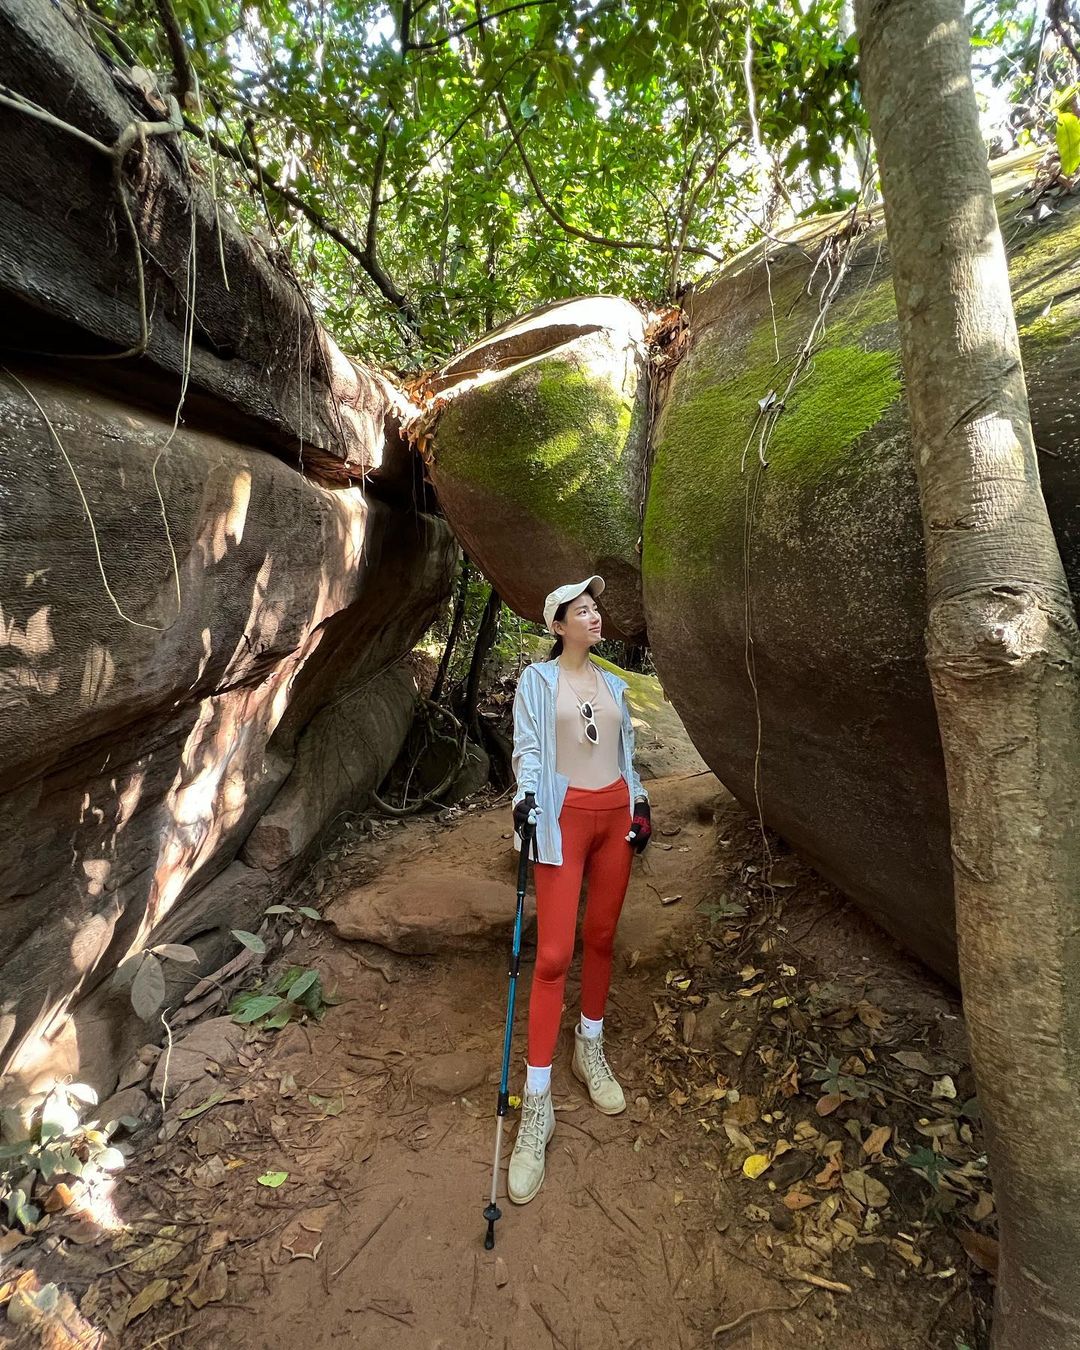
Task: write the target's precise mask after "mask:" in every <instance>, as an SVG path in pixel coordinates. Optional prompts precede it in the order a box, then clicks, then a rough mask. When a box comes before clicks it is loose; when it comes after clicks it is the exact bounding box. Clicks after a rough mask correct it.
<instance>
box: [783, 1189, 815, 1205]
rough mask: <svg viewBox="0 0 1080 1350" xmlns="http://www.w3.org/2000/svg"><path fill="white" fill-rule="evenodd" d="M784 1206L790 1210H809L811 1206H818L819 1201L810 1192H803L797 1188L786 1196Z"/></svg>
mask: <svg viewBox="0 0 1080 1350" xmlns="http://www.w3.org/2000/svg"><path fill="white" fill-rule="evenodd" d="M784 1204H785V1205H786V1207H787V1208H788V1209H807V1208H809V1206H810V1205H815V1204H817V1201H816V1200H815V1199H814V1197H813V1196H812V1195H810V1194H809V1192H807V1191H801V1190H799V1188H798V1187H797V1186H796V1187H794V1189H792V1190H790V1191H788V1193H787V1195H785V1196H784Z"/></svg>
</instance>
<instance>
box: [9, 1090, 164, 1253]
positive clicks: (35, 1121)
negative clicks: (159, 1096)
mask: <svg viewBox="0 0 1080 1350" xmlns="http://www.w3.org/2000/svg"><path fill="white" fill-rule="evenodd" d="M97 1100H98V1098H97V1093H96V1092H95V1091H94V1089H93V1088H92V1087H90V1086H88V1085H87V1084H86V1083H57V1084H56V1085H55V1086H54V1087H53V1089H52V1091H51V1092H50V1093H49V1095H48V1096H47V1097H46V1098H45V1100H44V1101H43V1102H42V1104H41V1106H40V1107H39V1108H38V1109H37V1110H36V1111H35V1112H34V1115H33V1117H32V1118H31V1124H30V1129H29V1133H28V1134H27V1136H26V1137H25V1138H24V1139H19V1140H16V1141H15V1142H13V1143H7V1144H4V1143H0V1203H2V1204H3V1206H4V1209H5V1211H6V1214H7V1222H8V1224H9V1225H11V1226H15V1225H18V1226H19V1227H20V1228H22V1229H23V1230H24V1231H26V1232H28V1233H29V1232H33V1231H34V1227H35V1225H36V1224H38V1223H39V1222H40V1221H41V1218H42V1208H41V1206H40V1205H39V1204H37V1203H35V1199H36V1197H37V1195H38V1193H39V1192H40V1190H42V1189H43V1188H46V1187H51V1186H52V1185H53V1184H54V1183H55V1182H56V1181H59V1180H62V1179H63V1178H65V1177H74V1178H76V1179H81V1180H91V1179H93V1178H94V1177H96V1176H100V1175H101V1174H103V1173H110V1172H118V1171H120V1169H121V1168H122V1167H123V1166H124V1161H125V1160H124V1155H123V1153H121V1152H120V1150H119V1149H118V1148H115V1147H114V1146H113V1145H111V1144H110V1143H109V1135H110V1134H111V1133H112V1131H113V1130H114V1129H115V1128H116V1127H117V1125H124V1126H125V1127H127V1128H129V1129H134V1128H135V1127H136V1126H137V1125H138V1124H139V1122H138V1121H137V1120H135V1119H134V1118H131V1117H124V1118H123V1119H122V1120H120V1121H110V1122H108V1123H107V1124H104V1125H103V1124H102V1123H101V1122H99V1121H96V1120H91V1121H87V1122H86V1123H85V1124H82V1123H80V1120H79V1117H80V1115H81V1113H82V1111H83V1110H84V1109H85V1108H86V1107H88V1106H96V1105H97Z"/></svg>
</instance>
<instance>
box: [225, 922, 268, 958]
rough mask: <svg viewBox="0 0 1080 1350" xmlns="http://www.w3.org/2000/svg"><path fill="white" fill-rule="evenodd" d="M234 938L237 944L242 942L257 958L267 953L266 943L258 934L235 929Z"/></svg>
mask: <svg viewBox="0 0 1080 1350" xmlns="http://www.w3.org/2000/svg"><path fill="white" fill-rule="evenodd" d="M232 935H233V937H234V938H235V939H236V940H237V942H242V943H243V944H244V946H245V947H247V948H248V950H249V951H253V952H254V953H255V955H256V956H263V955H264V954H265V952H266V943H265V942H264V941H263V940H262V938H261V937H259V936H258V935H257V934H256V933H247V932H245V931H244V929H243V928H234V929H233V930H232Z"/></svg>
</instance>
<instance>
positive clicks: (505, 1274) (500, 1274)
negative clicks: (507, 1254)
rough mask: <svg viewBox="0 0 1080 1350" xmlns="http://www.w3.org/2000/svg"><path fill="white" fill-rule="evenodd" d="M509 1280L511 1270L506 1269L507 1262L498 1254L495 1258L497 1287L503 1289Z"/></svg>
mask: <svg viewBox="0 0 1080 1350" xmlns="http://www.w3.org/2000/svg"><path fill="white" fill-rule="evenodd" d="M509 1280H510V1272H509V1271H508V1270H507V1269H506V1262H505V1261H504V1260H503V1259H502V1257H501V1256H497V1257H496V1258H495V1287H496V1288H497V1289H501V1288H502V1287H503V1285H504V1284H507V1283H508V1282H509Z"/></svg>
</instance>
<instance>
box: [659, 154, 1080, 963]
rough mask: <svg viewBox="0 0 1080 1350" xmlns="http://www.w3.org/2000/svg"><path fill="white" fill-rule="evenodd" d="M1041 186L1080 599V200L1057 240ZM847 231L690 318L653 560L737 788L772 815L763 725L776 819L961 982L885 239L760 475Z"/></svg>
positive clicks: (1046, 337)
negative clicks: (773, 401)
mask: <svg viewBox="0 0 1080 1350" xmlns="http://www.w3.org/2000/svg"><path fill="white" fill-rule="evenodd" d="M1030 167H1031V166H1030V164H1027V165H1023V166H1021V167H1020V170H1019V171H1018V172H1004V173H1003V174H1002V175H1001V176H1000V177H999V180H998V192H999V198H998V200H999V210H1000V211H1001V214H1002V220H1003V225H1004V232H1005V236H1006V239H1007V241H1008V243H1009V246H1010V254H1011V257H1010V269H1011V275H1012V282H1013V290H1014V299H1015V302H1016V308H1017V318H1018V321H1019V324H1020V329H1021V338H1022V343H1023V351H1024V364H1025V369H1026V371H1027V377H1028V386H1029V391H1030V395H1031V410H1032V418H1033V422H1034V430H1035V441H1036V443H1037V444H1038V446H1039V448H1040V450H1041V451H1042V452H1043V454H1042V455H1041V456H1040V469H1041V471H1042V476H1043V486H1044V489H1045V492H1046V497H1047V502H1048V505H1049V508H1050V514H1051V518H1052V520H1053V523H1054V526H1055V529H1056V531H1057V534H1058V540H1059V543H1060V545H1061V549H1062V554H1063V557H1064V561H1065V567H1066V571H1067V572H1068V575H1069V578H1070V581H1071V583H1072V585H1073V587H1074V589H1076V588H1077V586H1080V437H1078V432H1080V406H1078V399H1077V393H1076V391H1077V389H1078V387H1080V341H1078V335H1077V330H1078V327H1080V299H1078V294H1077V293H1078V291H1080V286H1078V282H1080V263H1078V261H1077V259H1078V257H1080V201H1073V202H1063V203H1061V204H1060V207H1061V209H1060V211H1059V213H1058V214H1056V215H1053V216H1050V217H1048V218H1046V219H1045V220H1043V221H1042V222H1041V223H1039V224H1038V225H1034V224H1032V223H1031V222H1030V220H1025V218H1024V217H1023V216H1022V215H1021V214H1019V213H1020V211H1021V209H1022V208H1023V206H1024V205H1025V200H1024V199H1020V200H1016V199H1013V194H1014V193H1015V192H1016V190H1017V189H1018V188H1019V187H1020V186H1021V185H1022V183H1023V182H1024V181H1027V179H1029V177H1030ZM838 223H839V222H838V221H837V220H836V219H833V220H830V221H827V222H819V223H816V224H815V225H813V226H812V227H809V228H806V229H804V230H803V231H802V233H801V237H800V238H799V239H798V243H797V244H796V243H795V242H792V243H791V244H789V245H788V246H786V247H781V248H777V247H775V246H771V247H770V267H769V272H768V273H767V271H766V267H765V265H764V262H763V258H762V254H761V252H760V251H758V252H756V253H753V254H751V255H749V256H748V257H746V258H744V259H743V260H741V261H739V262H737V263H735V264H733V265H731V266H730V267H729V268H728V269H727V270H726V271H725V273H724V274H723V275H722V276H721V278H720V279H719V280H718V281H717V282H716V283H715V284H714V285H713V286H711V287H710V288H709V289H707V290H705V291H703V292H700V293H698V294H695V295H694V296H693V297H692V299H691V301H690V303H689V314H690V347H689V351H688V354H687V355H686V357H685V359H684V360H683V362H682V363H681V365H680V366H679V367H678V369H677V370H676V372H675V375H674V378H673V380H672V382H671V386H670V390H669V392H668V394H667V397H666V399H665V401H664V405H663V409H662V412H661V415H660V419H659V423H658V425H657V427H656V428H655V432H654V458H653V467H652V472H651V477H650V487H649V500H648V507H647V513H646V520H645V544H644V557H643V572H644V585H645V604H646V612H647V615H648V627H649V635H650V639H651V641H652V644H653V654H654V657H655V660H656V664H657V668H658V670H659V673H660V676H661V678H662V680H663V682H664V687H665V688H666V689H667V690H668V692H669V693H670V695H671V697H672V699H673V701H674V703H675V705H676V707H677V708H678V710H679V712H680V714H681V715H682V718H683V721H684V722H685V724H686V727H687V730H688V731H689V732H690V735H691V737H692V738H693V740H694V743H695V745H696V746H697V747H698V749H699V750H700V751H701V753H702V754H703V755H704V757H705V759H706V760H707V761H708V763H709V765H710V767H711V768H712V769H713V770H714V771H715V772H716V774H717V775H718V776H719V777H720V778H721V779H722V780H723V782H724V783H725V784H726V785H727V786H728V787H729V788H731V790H732V791H733V792H735V793H736V794H737V795H738V796H739V797H740V798H741V799H742V801H743V802H744V803H746V804H747V805H748V806H750V807H751V808H753V807H754V803H755V789H754V765H755V754H756V749H757V738H758V721H757V717H758V712H760V717H761V753H760V761H759V763H760V780H759V790H760V801H761V807H762V811H763V814H764V818H765V820H766V821H767V822H768V824H770V825H772V826H773V827H774V828H775V829H777V830H779V831H780V832H781V833H782V834H783V835H785V836H786V837H787V838H788V839H789V840H790V841H791V842H792V843H793V844H794V845H796V846H797V847H798V848H799V850H800V851H801V852H802V853H804V854H805V855H806V856H807V857H808V858H810V859H812V860H813V861H814V862H815V863H816V865H817V866H818V867H819V868H820V870H821V871H822V872H823V873H825V874H826V875H827V876H829V877H830V878H832V879H833V880H834V881H835V882H836V883H837V884H838V885H840V886H841V887H842V888H843V889H844V890H845V891H847V892H848V894H850V895H851V896H853V897H854V898H855V899H856V900H857V901H858V902H859V903H860V904H861V905H862V906H863V907H864V908H865V909H866V910H867V911H868V912H869V913H870V914H871V915H872V916H873V917H874V918H875V919H877V920H878V921H879V922H880V923H881V924H882V925H884V927H886V928H887V929H888V930H889V931H890V932H892V933H894V934H895V935H896V936H897V937H898V938H900V939H901V940H902V941H903V942H904V943H905V944H906V945H907V946H908V947H910V948H911V949H912V950H914V951H915V952H917V953H918V954H919V955H920V956H922V957H923V958H924V959H925V960H926V961H928V962H929V963H930V964H931V965H932V966H934V967H936V968H937V969H938V970H939V971H942V972H943V973H945V974H947V975H950V976H951V975H953V974H954V972H955V949H954V941H955V940H954V932H953V912H952V885H951V870H950V856H949V818H948V802H947V799H946V791H945V780H944V771H943V765H942V759H941V751H940V746H939V742H938V735H937V725H936V720H935V715H934V707H933V703H932V699H931V694H930V687H929V681H928V678H927V675H926V671H925V666H924V641H923V629H924V626H925V620H926V612H925V603H926V602H925V592H924V579H923V578H924V568H923V553H922V541H921V525H920V518H919V508H918V498H917V491H916V484H915V476H914V468H913V464H912V453H911V442H910V433H909V428H908V421H907V410H906V405H905V402H904V399H903V396H902V390H901V383H900V369H899V359H898V351H897V335H896V323H895V312H894V304H893V294H892V281H891V278H890V276H889V270H888V255H887V250H886V249H885V247H884V239H883V232H882V229H881V227H880V226H879V227H878V228H877V229H875V230H874V231H873V232H872V233H871V234H870V235H868V236H867V237H866V238H865V239H864V240H863V241H862V242H861V244H860V246H859V248H858V252H857V253H856V255H855V258H854V261H853V263H852V265H851V268H850V270H849V272H848V274H847V277H846V279H845V281H844V283H843V285H842V286H841V288H840V291H839V294H838V297H837V300H836V302H835V304H834V305H833V306H832V308H831V310H830V313H829V315H828V320H827V324H826V328H825V337H824V341H823V342H822V344H821V346H820V347H819V349H818V350H817V352H816V354H815V356H814V358H813V361H812V362H811V363H810V364H809V366H808V367H807V368H806V370H805V371H804V373H803V374H802V376H801V377H800V379H799V380H798V382H797V383H796V385H795V388H794V390H793V391H792V393H791V394H790V395H789V397H788V398H787V402H786V407H785V409H784V411H783V413H782V414H781V415H780V417H779V420H778V421H777V423H776V428H775V432H774V434H773V435H772V437H771V439H770V441H769V443H768V446H767V448H766V451H765V457H766V459H767V460H768V468H767V469H764V470H760V471H759V468H758V436H759V433H760V430H761V421H760V416H759V414H760V406H759V405H760V402H761V401H762V400H767V399H768V397H769V395H770V392H773V391H775V396H776V397H781V396H782V395H783V392H784V390H785V387H786V384H787V381H788V378H789V375H790V372H791V370H792V368H793V363H794V359H795V354H796V351H797V349H798V347H799V345H800V344H801V343H802V342H803V341H804V340H805V338H806V335H807V333H808V332H809V331H810V328H811V325H812V324H813V322H814V319H815V316H816V314H817V312H818V306H819V300H820V293H821V290H822V287H823V286H824V285H826V284H831V281H829V280H828V277H829V276H831V274H830V273H829V272H828V269H826V268H824V267H821V268H819V269H818V272H817V276H816V278H815V279H814V281H813V282H812V283H810V273H811V269H812V267H813V258H814V256H815V254H816V251H817V249H818V246H819V244H820V241H821V240H822V238H823V237H824V235H825V233H826V232H827V231H828V230H829V229H834V228H835V227H836V226H837V224H838ZM770 274H771V275H770ZM770 282H771V286H770ZM774 321H775V329H774ZM777 345H778V347H779V361H778V360H777ZM748 507H749V511H750V520H751V526H750V528H749V530H748V529H747V518H748V514H747V513H748ZM747 576H748V578H749V586H748V587H747V584H746V578H747ZM748 596H749V600H750V604H751V613H752V636H753V657H754V663H755V671H756V684H757V695H758V697H757V700H756V701H755V698H754V692H753V688H752V686H751V683H750V680H749V678H748V675H747V668H746V661H747V654H748V652H747V645H746V608H745V606H746V601H747V597H748Z"/></svg>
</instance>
